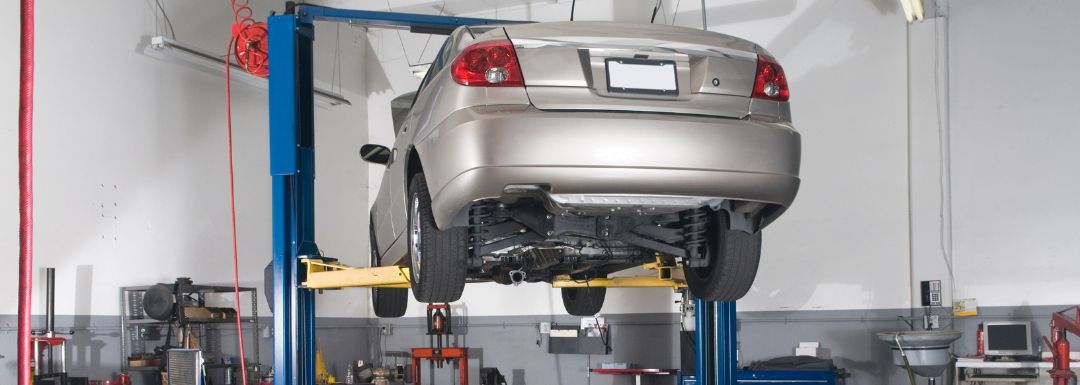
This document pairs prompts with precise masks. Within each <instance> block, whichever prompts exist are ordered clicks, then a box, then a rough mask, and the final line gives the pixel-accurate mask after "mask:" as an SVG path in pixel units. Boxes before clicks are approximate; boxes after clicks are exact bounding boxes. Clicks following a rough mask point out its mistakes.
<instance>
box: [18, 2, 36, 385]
mask: <svg viewBox="0 0 1080 385" xmlns="http://www.w3.org/2000/svg"><path fill="white" fill-rule="evenodd" d="M20 20H21V33H20V35H21V40H20V48H21V49H20V51H19V328H18V332H19V348H18V351H19V353H18V361H19V362H18V364H19V368H18V373H19V375H18V377H19V378H18V383H19V385H31V381H30V377H31V376H30V374H31V373H30V356H31V351H32V349H31V347H30V295H31V293H32V288H33V283H34V282H33V273H34V270H33V267H34V179H33V176H34V160H33V155H34V0H22V1H21V2H20Z"/></svg>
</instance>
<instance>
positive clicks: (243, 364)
mask: <svg viewBox="0 0 1080 385" xmlns="http://www.w3.org/2000/svg"><path fill="white" fill-rule="evenodd" d="M235 41H236V38H235V37H234V38H231V39H229V46H228V48H227V50H232V49H233V47H234V45H235ZM231 56H232V55H230V54H228V53H226V54H225V121H226V125H225V126H226V127H227V132H228V138H229V139H228V142H229V219H230V220H231V221H232V264H233V295H234V298H235V300H236V302H235V303H234V309H235V310H236V343H237V344H238V346H239V348H238V350H240V380H241V381H242V382H241V384H244V385H247V384H248V379H247V360H246V359H245V358H244V328H243V326H241V324H240V263H239V259H240V257H239V253H238V252H237V246H236V243H237V242H236V176H235V175H234V173H233V135H232V133H233V129H232V78H231V77H230V74H231V73H232V71H231V69H232V58H231Z"/></svg>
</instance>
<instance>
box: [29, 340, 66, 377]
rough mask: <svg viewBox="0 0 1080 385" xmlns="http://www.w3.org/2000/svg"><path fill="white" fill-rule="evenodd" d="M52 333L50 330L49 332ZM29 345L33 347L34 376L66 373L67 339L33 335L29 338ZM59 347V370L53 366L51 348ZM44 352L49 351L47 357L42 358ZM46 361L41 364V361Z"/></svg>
mask: <svg viewBox="0 0 1080 385" xmlns="http://www.w3.org/2000/svg"><path fill="white" fill-rule="evenodd" d="M49 334H52V332H49ZM30 345H31V346H33V348H34V375H36V376H39V377H41V376H50V375H56V374H62V375H66V374H67V360H66V359H65V358H66V357H67V340H66V339H64V338H63V337H33V338H30ZM56 347H59V348H60V370H57V368H56V367H55V366H54V363H53V357H55V356H54V355H53V353H52V352H53V350H52V349H53V348H56ZM45 352H49V354H48V359H47V360H46V359H45V358H44V354H43V353H45ZM43 361H45V362H48V363H47V364H45V365H42V362H43Z"/></svg>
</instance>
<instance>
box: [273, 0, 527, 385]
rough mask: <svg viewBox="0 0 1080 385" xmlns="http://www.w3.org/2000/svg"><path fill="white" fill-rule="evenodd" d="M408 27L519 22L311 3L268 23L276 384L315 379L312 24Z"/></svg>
mask: <svg viewBox="0 0 1080 385" xmlns="http://www.w3.org/2000/svg"><path fill="white" fill-rule="evenodd" d="M316 20H321V21H330V22H347V23H350V24H352V25H366V26H371V27H408V28H409V29H410V30H411V31H415V32H420V33H432V34H449V33H450V32H452V31H453V30H454V29H455V28H457V27H459V26H462V25H485V24H509V23H521V22H520V21H508V20H494V19H477V18H468V17H454V16H435V15H419V14H409V13H396V12H378V11H358V10H348V9H336V8H328V7H320V6H312V5H305V4H300V5H295V7H293V9H291V10H289V11H288V12H287V13H285V14H283V15H279V16H271V17H270V18H269V19H268V21H267V24H268V30H269V32H270V34H269V50H270V52H269V54H270V79H269V84H270V175H271V179H272V186H273V187H272V188H273V193H272V194H273V201H272V202H273V242H274V245H273V253H274V255H273V275H274V291H273V292H274V384H277V385H314V384H315V293H314V291H313V290H309V289H305V288H300V287H298V282H303V280H304V279H305V277H303V276H302V274H303V270H302V269H300V267H299V264H300V262H299V261H300V259H304V258H309V259H322V258H323V257H322V256H321V255H320V254H319V248H318V247H317V246H316V245H315V121H314V116H315V103H314V82H315V78H314V75H313V68H314V62H313V60H314V59H313V53H312V44H313V42H314V39H315V28H314V22H315V21H316Z"/></svg>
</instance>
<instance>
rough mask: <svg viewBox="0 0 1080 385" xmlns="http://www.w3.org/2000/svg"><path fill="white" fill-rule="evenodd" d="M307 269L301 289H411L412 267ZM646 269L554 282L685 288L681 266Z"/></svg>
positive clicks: (325, 265) (317, 265)
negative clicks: (640, 272) (625, 274)
mask: <svg viewBox="0 0 1080 385" xmlns="http://www.w3.org/2000/svg"><path fill="white" fill-rule="evenodd" d="M300 262H301V263H303V264H304V266H305V267H306V273H307V274H306V275H305V276H306V277H307V280H305V281H304V282H301V284H300V286H301V287H304V288H308V289H341V288H345V287H379V288H399V289H407V288H409V287H411V285H410V281H409V277H410V275H409V268H408V267H404V266H383V267H351V266H346V265H343V264H341V263H338V262H336V261H334V262H328V261H324V260H319V259H307V258H304V259H301V260H300ZM641 267H642V268H644V269H646V270H655V271H656V275H650V276H630V277H611V278H590V279H588V280H585V279H573V278H571V277H570V276H569V275H559V276H556V277H555V278H554V279H553V280H552V281H551V287H554V288H574V287H610V288H635V287H638V288H648V287H666V288H671V289H680V288H684V287H686V278H685V277H684V275H683V271H682V267H681V266H674V265H666V264H664V263H663V262H662V261H660V260H659V259H658V260H657V261H656V262H650V263H646V264H644V265H642V266H641Z"/></svg>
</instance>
